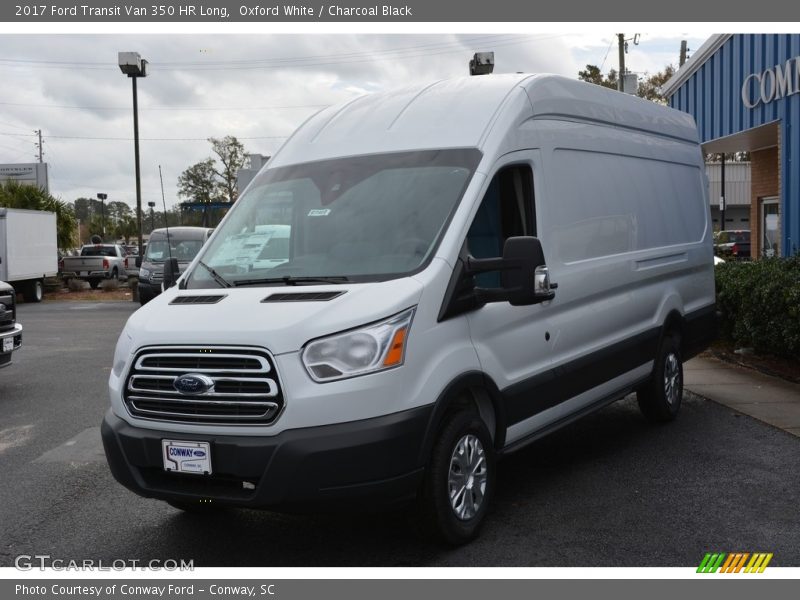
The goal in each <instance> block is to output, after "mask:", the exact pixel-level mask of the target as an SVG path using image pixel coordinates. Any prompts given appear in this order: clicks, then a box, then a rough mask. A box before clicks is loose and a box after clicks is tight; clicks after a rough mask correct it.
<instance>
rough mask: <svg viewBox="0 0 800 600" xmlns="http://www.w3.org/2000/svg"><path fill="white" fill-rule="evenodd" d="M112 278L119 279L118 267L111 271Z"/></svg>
mask: <svg viewBox="0 0 800 600" xmlns="http://www.w3.org/2000/svg"><path fill="white" fill-rule="evenodd" d="M111 279H116V280H119V272H118V271H117V270H116V269H114V270H112V271H111Z"/></svg>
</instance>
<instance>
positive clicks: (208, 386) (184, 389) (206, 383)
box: [172, 373, 214, 394]
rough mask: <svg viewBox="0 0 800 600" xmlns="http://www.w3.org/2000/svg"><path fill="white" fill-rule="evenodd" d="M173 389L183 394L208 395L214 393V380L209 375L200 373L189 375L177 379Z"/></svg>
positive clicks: (173, 383)
mask: <svg viewBox="0 0 800 600" xmlns="http://www.w3.org/2000/svg"><path fill="white" fill-rule="evenodd" d="M172 387H174V388H175V389H176V390H178V391H179V392H180V393H181V394H206V393H208V392H213V391H214V380H213V379H211V377H209V376H208V375H201V374H200V373H187V374H186V375H181V376H180V377H176V378H175V381H173V382H172Z"/></svg>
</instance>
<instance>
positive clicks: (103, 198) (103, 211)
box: [97, 194, 108, 242]
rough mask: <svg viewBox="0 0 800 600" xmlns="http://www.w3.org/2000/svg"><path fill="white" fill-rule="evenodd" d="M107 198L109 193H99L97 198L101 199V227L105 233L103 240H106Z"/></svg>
mask: <svg viewBox="0 0 800 600" xmlns="http://www.w3.org/2000/svg"><path fill="white" fill-rule="evenodd" d="M106 198H108V194H97V199H98V200H100V223H101V225H100V228H101V229H102V233H103V242H105V241H106Z"/></svg>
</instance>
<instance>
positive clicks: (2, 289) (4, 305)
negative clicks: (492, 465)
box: [0, 281, 22, 369]
mask: <svg viewBox="0 0 800 600" xmlns="http://www.w3.org/2000/svg"><path fill="white" fill-rule="evenodd" d="M20 346H22V325H20V324H19V323H17V304H16V295H15V294H14V288H13V287H11V286H10V285H9V284H7V283H4V282H2V281H0V369H2V368H3V367H7V366H8V365H10V364H11V353H12V352H14V351H15V350H17V349H19V347H20Z"/></svg>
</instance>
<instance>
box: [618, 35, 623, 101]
mask: <svg viewBox="0 0 800 600" xmlns="http://www.w3.org/2000/svg"><path fill="white" fill-rule="evenodd" d="M617 43H618V44H619V73H618V74H617V90H619V91H620V92H621V91H622V90H623V89H624V88H623V87H622V86H623V83H624V79H625V34H624V33H618V34H617Z"/></svg>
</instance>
